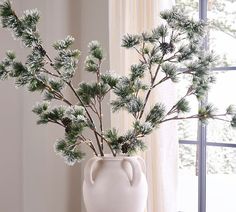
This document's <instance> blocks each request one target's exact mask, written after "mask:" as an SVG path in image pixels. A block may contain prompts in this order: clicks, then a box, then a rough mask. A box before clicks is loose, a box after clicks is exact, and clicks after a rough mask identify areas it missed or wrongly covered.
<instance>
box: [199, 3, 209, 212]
mask: <svg viewBox="0 0 236 212" xmlns="http://www.w3.org/2000/svg"><path fill="white" fill-rule="evenodd" d="M199 19H200V20H203V21H207V0H199ZM202 48H203V49H204V50H207V49H208V36H206V37H205V38H204V41H203V46H202ZM206 102H207V98H206V99H205V100H203V101H201V102H200V106H203V105H204V104H206ZM198 129H199V130H198V212H206V137H207V136H206V125H205V124H203V123H201V122H199V125H198Z"/></svg>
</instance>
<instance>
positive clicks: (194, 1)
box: [175, 0, 199, 20]
mask: <svg viewBox="0 0 236 212" xmlns="http://www.w3.org/2000/svg"><path fill="white" fill-rule="evenodd" d="M175 4H176V5H178V6H180V7H183V8H184V9H185V11H186V12H187V15H189V16H191V17H193V18H194V19H195V20H198V19H199V1H198V0H176V1H175Z"/></svg>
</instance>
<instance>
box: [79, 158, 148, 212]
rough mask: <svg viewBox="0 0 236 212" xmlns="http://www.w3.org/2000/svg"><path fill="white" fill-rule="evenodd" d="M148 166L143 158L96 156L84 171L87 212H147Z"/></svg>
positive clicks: (84, 194)
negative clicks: (146, 166)
mask: <svg viewBox="0 0 236 212" xmlns="http://www.w3.org/2000/svg"><path fill="white" fill-rule="evenodd" d="M144 173H145V163H144V161H143V160H142V159H141V158H140V157H110V156H105V157H94V158H92V159H90V160H89V161H88V162H87V164H86V166H85V170H84V183H83V196H84V202H85V206H86V209H87V212H144V210H145V207H146V202H147V193H148V191H147V181H146V177H145V175H144Z"/></svg>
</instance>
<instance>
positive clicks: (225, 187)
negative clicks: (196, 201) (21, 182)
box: [206, 147, 236, 212]
mask: <svg viewBox="0 0 236 212" xmlns="http://www.w3.org/2000/svg"><path fill="white" fill-rule="evenodd" d="M235 179H236V149H235V148H226V147H207V186H206V188H207V209H206V211H209V212H211V211H214V212H222V211H227V212H235V211H236V203H235V196H236V180H235Z"/></svg>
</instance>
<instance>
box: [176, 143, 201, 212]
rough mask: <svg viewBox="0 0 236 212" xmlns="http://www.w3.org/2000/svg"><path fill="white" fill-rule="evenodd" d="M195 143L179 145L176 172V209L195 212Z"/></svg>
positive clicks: (196, 194) (183, 211) (196, 202)
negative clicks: (177, 169) (177, 172)
mask: <svg viewBox="0 0 236 212" xmlns="http://www.w3.org/2000/svg"><path fill="white" fill-rule="evenodd" d="M196 167H197V154H196V145H187V144H180V145H179V174H178V211H181V212H189V211H191V212H197V206H198V185H197V183H198V179H197V173H196V171H197V168H196Z"/></svg>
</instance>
